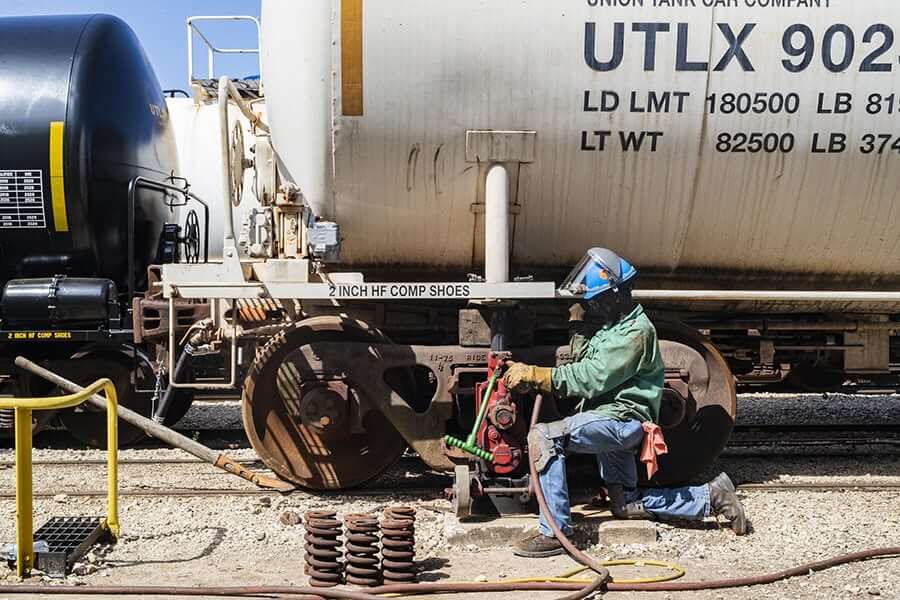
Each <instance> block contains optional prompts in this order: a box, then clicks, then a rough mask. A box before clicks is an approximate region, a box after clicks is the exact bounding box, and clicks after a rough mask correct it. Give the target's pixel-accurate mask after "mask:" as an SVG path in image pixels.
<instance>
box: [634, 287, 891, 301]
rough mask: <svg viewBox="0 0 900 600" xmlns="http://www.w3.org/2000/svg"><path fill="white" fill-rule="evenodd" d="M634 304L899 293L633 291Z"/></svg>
mask: <svg viewBox="0 0 900 600" xmlns="http://www.w3.org/2000/svg"><path fill="white" fill-rule="evenodd" d="M634 298H635V300H656V301H699V302H745V301H750V302H753V301H755V302H847V303H852V302H900V292H858V291H849V292H844V291H825V292H791V291H784V292H782V291H764V290H635V291H634Z"/></svg>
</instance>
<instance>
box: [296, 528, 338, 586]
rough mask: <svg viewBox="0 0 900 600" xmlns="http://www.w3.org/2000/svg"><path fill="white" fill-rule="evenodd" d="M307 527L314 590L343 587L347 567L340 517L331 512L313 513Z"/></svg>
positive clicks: (308, 564)
mask: <svg viewBox="0 0 900 600" xmlns="http://www.w3.org/2000/svg"><path fill="white" fill-rule="evenodd" d="M304 523H305V525H306V535H305V536H304V538H303V539H305V540H306V547H305V548H306V569H304V573H306V574H307V575H308V576H309V584H310V585H311V586H314V587H333V586H336V585H338V584H340V583H343V578H344V577H343V575H344V573H343V570H344V568H343V567H344V565H343V564H342V563H341V561H340V558H341V555H342V552H341V545H342V542H341V540H340V537H341V533H342V531H341V522H340V521H338V520H337V514H336V513H333V512H328V511H309V512H307V513H306V515H305V517H304Z"/></svg>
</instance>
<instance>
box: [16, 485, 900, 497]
mask: <svg viewBox="0 0 900 600" xmlns="http://www.w3.org/2000/svg"><path fill="white" fill-rule="evenodd" d="M737 488H738V491H741V492H760V493H762V492H794V491H799V492H836V491H842V492H853V493H900V481H896V482H894V481H870V482H866V481H827V482H793V481H790V482H784V481H775V482H759V483H755V482H749V483H742V484H740V485H738V486H737ZM584 490H588V488H584ZM584 490H582V491H584ZM577 491H578V490H577V489H576V492H575V494H577ZM442 492H443V484H438V482H435V485H433V486H427V487H412V488H410V487H400V486H396V487H394V486H390V487H377V488H358V489H355V490H351V491H349V492H348V491H347V490H341V491H335V492H320V491H316V492H310V493H311V494H313V495H315V496H317V497H320V496H321V497H326V498H327V497H340V498H347V497H366V498H378V497H398V496H402V497H411V498H414V497H420V498H435V497H436V496H440V495H441V494H442ZM292 493H295V494H304V493H306V492H303V491H302V490H298V491H296V492H292ZM60 494H64V495H65V496H66V497H68V498H100V497H105V496H106V490H100V489H97V490H93V489H92V490H73V491H62V492H61V491H58V490H55V491H38V492H35V493H34V497H35V498H43V499H50V498H54V497H57V496H59V495H60ZM276 495H280V494H279V492H277V491H275V490H269V489H261V488H243V489H236V488H136V489H120V490H119V496H120V497H126V498H127V497H133V498H195V497H196V498H202V497H211V496H222V497H258V496H276ZM14 497H15V494H13V493H9V492H0V500H7V499H12V498H14Z"/></svg>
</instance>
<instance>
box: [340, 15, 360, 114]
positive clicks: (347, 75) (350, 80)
mask: <svg viewBox="0 0 900 600" xmlns="http://www.w3.org/2000/svg"><path fill="white" fill-rule="evenodd" d="M341 107H342V112H343V114H344V116H347V117H361V116H362V114H363V0H341Z"/></svg>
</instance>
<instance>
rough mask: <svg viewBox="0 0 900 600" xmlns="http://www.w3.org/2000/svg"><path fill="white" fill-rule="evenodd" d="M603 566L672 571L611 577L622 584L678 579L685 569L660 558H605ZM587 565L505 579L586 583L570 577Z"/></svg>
mask: <svg viewBox="0 0 900 600" xmlns="http://www.w3.org/2000/svg"><path fill="white" fill-rule="evenodd" d="M600 564H601V565H602V566H604V567H624V566H644V565H647V566H650V567H660V568H663V569H668V570H670V571H672V573H671V574H669V575H662V576H660V577H644V578H640V579H615V578H613V579H612V581H611V583H624V584H633V583H662V582H663V581H672V580H674V579H678V578H680V577H684V575H685V570H684V568H683V567H681V566H680V565H677V564H675V563H670V562H665V561H661V560H607V561H603V562H601V563H600ZM587 570H588V568H587V567H576V568H574V569H571V570H569V571H566V572H565V573H562V574H561V575H557V576H556V577H529V578H526V579H507V580H506V581H511V582H513V583H520V582H521V583H540V582H544V581H549V582H557V581H561V582H567V583H582V582H585V583H588V582H589V581H588V580H586V579H585V580H579V579H572V577H574V576H575V575H578V574H579V573H583V572H585V571H587Z"/></svg>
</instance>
